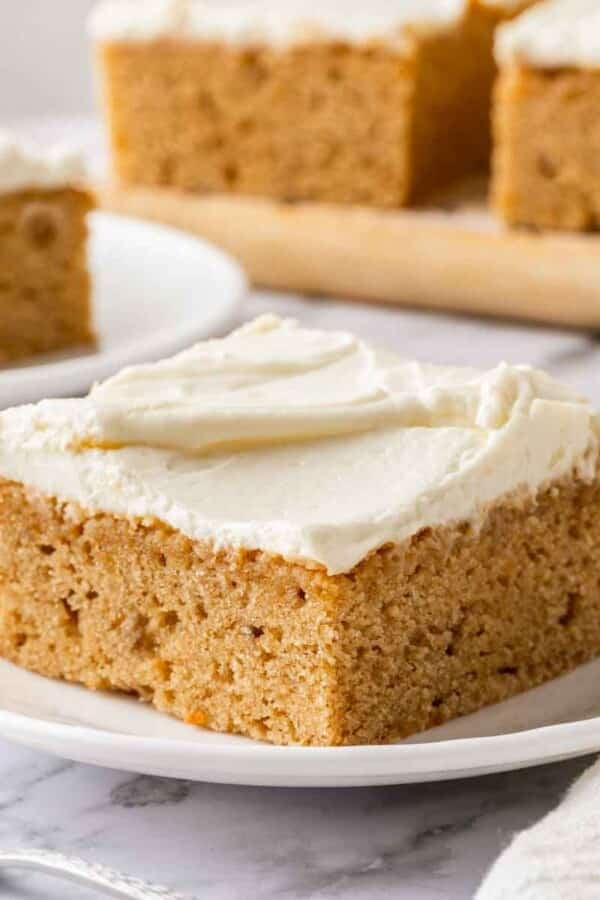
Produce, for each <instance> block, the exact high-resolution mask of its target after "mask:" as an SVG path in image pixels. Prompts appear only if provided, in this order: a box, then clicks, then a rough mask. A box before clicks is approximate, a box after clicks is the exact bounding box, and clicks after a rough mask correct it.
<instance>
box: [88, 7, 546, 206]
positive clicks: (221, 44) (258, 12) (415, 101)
mask: <svg viewBox="0 0 600 900" xmlns="http://www.w3.org/2000/svg"><path fill="white" fill-rule="evenodd" d="M531 2H532V0H400V2H390V0H374V2H371V3H370V4H366V5H365V4H364V3H363V2H362V0H360V2H359V0H351V2H350V3H348V2H346V3H339V2H338V0H325V2H322V3H320V4H316V5H313V7H312V8H310V7H309V6H307V4H306V3H304V2H302V0H291V2H286V3H280V2H279V0H266V2H262V3H260V4H257V3H255V2H254V3H253V2H248V0H245V2H244V0H242V2H235V3H233V4H232V3H227V4H220V3H202V2H197V0H189V2H186V0H151V2H145V3H143V4H142V3H136V2H131V0H116V2H115V0H109V2H102V3H100V4H99V5H98V7H97V9H96V10H95V12H94V14H93V17H92V19H91V25H90V28H91V34H92V36H93V39H94V43H95V46H96V56H97V61H98V70H99V77H100V84H101V93H102V96H103V100H104V109H105V113H106V117H107V122H108V130H109V134H110V143H111V147H112V156H113V166H114V170H115V173H116V175H117V177H118V179H119V180H120V181H121V182H122V183H123V184H126V185H132V184H134V185H149V186H156V185H158V186H161V185H162V186H168V187H174V188H180V189H183V190H190V191H200V192H205V191H224V192H235V193H238V194H254V195H261V196H267V197H274V198H279V199H283V200H312V201H324V202H334V203H356V204H366V205H373V206H380V207H398V206H404V205H406V204H408V203H411V202H412V201H415V200H418V199H419V198H421V197H423V196H424V195H426V194H428V193H429V192H431V191H432V190H433V189H435V188H438V187H440V186H441V185H444V184H446V183H447V182H449V181H451V180H452V179H454V178H456V177H458V176H461V175H463V174H465V173H470V172H472V171H473V170H476V169H478V168H486V167H487V164H488V158H489V143H490V136H489V131H490V128H489V115H490V92H491V85H492V81H493V78H494V74H495V66H494V62H493V53H492V43H493V33H494V29H495V27H496V25H497V24H498V22H501V21H505V20H506V19H508V18H510V17H512V16H513V15H515V14H516V13H517V12H519V11H520V10H521V9H523V8H524V7H525V6H528V5H530V3H531Z"/></svg>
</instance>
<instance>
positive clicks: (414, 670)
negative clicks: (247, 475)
mask: <svg viewBox="0 0 600 900" xmlns="http://www.w3.org/2000/svg"><path fill="white" fill-rule="evenodd" d="M599 503H600V486H599V484H598V482H594V483H592V484H590V483H586V482H583V481H580V480H578V479H577V478H576V477H573V478H564V479H562V480H561V481H560V482H557V483H555V484H553V485H552V486H550V487H548V488H546V489H545V490H543V491H542V492H541V493H540V494H539V495H538V497H537V498H533V497H530V496H529V497H516V496H513V497H512V498H507V499H504V500H501V501H499V502H498V503H497V504H496V505H495V506H494V507H492V509H491V510H490V511H489V513H488V515H487V517H486V519H485V521H484V522H483V524H482V526H481V527H480V528H475V527H474V526H473V525H470V524H468V523H458V524H456V525H451V526H445V527H438V528H428V529H425V530H423V531H421V532H420V533H419V534H417V535H415V536H414V537H412V538H411V539H409V540H407V541H405V542H403V543H401V544H396V545H389V546H386V547H384V548H382V549H380V550H379V551H377V552H375V553H373V554H371V555H370V556H369V557H367V558H366V559H365V560H363V561H362V562H361V563H360V564H359V565H358V566H356V567H355V568H354V569H353V570H352V571H351V572H349V573H347V574H343V575H331V576H330V575H327V574H326V573H325V571H324V570H323V569H321V568H320V567H314V566H313V567H311V566H309V565H308V564H302V563H300V562H291V561H286V560H284V559H282V558H281V557H276V556H273V555H270V554H268V553H265V552H262V551H249V550H238V549H235V550H234V549H230V550H219V551H217V550H215V549H214V548H213V547H211V545H209V544H207V543H202V542H200V541H194V540H191V539H189V538H187V537H185V536H184V535H182V534H181V533H179V532H176V531H174V530H173V529H170V528H168V527H167V526H165V525H163V524H161V523H160V522H157V521H154V520H139V519H132V518H129V519H128V518H124V517H118V516H113V515H109V514H104V513H88V512H86V511H84V510H83V509H81V508H80V507H79V506H77V505H76V504H70V503H64V502H60V501H58V500H56V499H53V498H49V497H46V496H44V495H42V494H40V493H39V492H37V491H33V490H28V489H26V488H24V487H23V486H22V485H19V484H16V483H13V482H9V481H6V480H3V481H2V482H0V653H1V654H2V655H3V656H5V657H6V658H7V659H10V660H12V661H14V662H15V663H17V664H19V665H21V666H24V667H26V668H29V669H31V670H33V671H36V672H39V673H42V674H44V675H49V676H52V677H55V678H64V679H67V680H69V681H75V682H81V683H83V684H85V685H86V686H87V687H90V688H95V689H102V690H119V691H125V692H128V693H131V694H135V695H137V696H138V697H140V698H141V699H142V700H145V701H148V702H152V703H154V705H155V706H156V707H157V708H158V709H160V710H162V711H164V712H167V713H170V714H172V715H175V716H177V717H179V718H181V719H183V720H185V721H187V722H189V723H192V724H195V725H201V726H204V727H207V728H210V729H214V730H218V731H226V732H235V733H239V734H244V735H248V736H250V737H253V738H258V739H262V740H267V741H271V742H274V743H278V744H307V745H342V744H360V743H381V742H385V741H390V740H393V739H394V738H398V737H402V736H407V735H410V734H413V733H415V732H417V731H421V730H423V729H426V728H429V727H431V726H434V725H438V724H441V723H442V722H444V721H446V720H448V719H451V718H453V717H455V716H458V715H462V714H464V713H469V712H472V711H474V710H476V709H479V708H480V707H482V706H485V705H487V704H490V703H494V702H497V701H499V700H503V699H506V698H507V697H510V696H511V695H513V694H516V693H517V692H519V691H522V690H525V689H527V688H530V687H533V686H534V685H537V684H540V683H542V682H543V681H546V680H547V679H550V678H553V677H554V676H557V675H560V674H561V673H564V672H567V671H568V670H569V669H571V668H573V667H574V666H576V665H578V664H579V663H582V662H584V661H585V660H588V659H591V658H592V657H594V656H596V655H597V654H598V653H600V587H599V580H600V516H599V515H598V512H599Z"/></svg>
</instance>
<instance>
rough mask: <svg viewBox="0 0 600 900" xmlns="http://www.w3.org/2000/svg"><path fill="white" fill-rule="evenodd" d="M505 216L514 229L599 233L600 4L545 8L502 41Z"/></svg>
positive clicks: (499, 108)
mask: <svg viewBox="0 0 600 900" xmlns="http://www.w3.org/2000/svg"><path fill="white" fill-rule="evenodd" d="M496 54H497V58H498V62H499V64H500V67H501V77H500V81H499V86H498V91H497V98H496V109H495V132H496V152H495V167H494V168H495V175H494V188H493V194H494V203H495V207H496V210H497V211H498V212H499V213H500V215H501V216H502V217H503V219H504V220H505V221H506V222H507V223H508V224H510V225H532V226H536V227H539V228H564V229H572V230H587V229H598V227H600V165H599V162H598V160H599V159H600V4H599V3H598V2H597V0H546V2H544V3H542V4H541V5H540V6H537V7H535V8H534V9H532V10H530V11H529V12H527V13H525V14H524V15H523V16H521V17H520V18H519V19H518V20H516V21H515V22H513V23H510V24H509V25H505V26H504V27H503V28H502V29H501V30H500V31H499V34H498V39H497V46H496Z"/></svg>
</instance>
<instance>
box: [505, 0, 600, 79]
mask: <svg viewBox="0 0 600 900" xmlns="http://www.w3.org/2000/svg"><path fill="white" fill-rule="evenodd" d="M496 57H497V59H498V61H499V62H500V63H504V62H506V61H508V60H520V61H523V62H527V63H530V64H532V65H535V66H540V67H549V68H552V67H560V66H587V67H590V68H596V67H600V2H599V0H545V2H544V3H541V4H540V5H538V6H534V7H533V8H532V9H530V10H529V11H528V12H526V13H524V14H523V15H522V16H519V17H518V18H517V19H515V20H514V21H513V22H511V23H509V24H507V25H503V26H502V27H501V28H500V29H499V31H498V34H497V36H496Z"/></svg>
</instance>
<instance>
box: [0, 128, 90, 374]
mask: <svg viewBox="0 0 600 900" xmlns="http://www.w3.org/2000/svg"><path fill="white" fill-rule="evenodd" d="M82 175H83V165H82V162H81V159H80V158H79V157H78V156H77V155H75V154H72V153H69V152H64V153H63V152H60V151H56V152H50V153H41V152H38V151H36V150H34V149H31V148H30V147H28V146H27V145H26V144H24V143H22V142H20V141H18V140H16V139H15V138H14V137H12V136H11V135H9V134H6V133H0V363H1V362H7V361H11V360H15V359H20V358H22V357H27V356H30V355H32V354H35V353H43V352H46V351H50V350H61V349H63V348H66V347H70V346H75V345H79V344H88V343H90V342H92V341H93V339H94V334H93V328H92V323H91V310H90V276H89V273H88V268H87V249H86V242H87V226H86V216H87V214H88V212H89V211H90V210H91V209H92V207H93V199H92V196H91V194H90V192H89V191H88V190H87V189H86V188H85V187H84V186H83V184H82Z"/></svg>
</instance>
